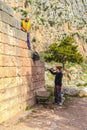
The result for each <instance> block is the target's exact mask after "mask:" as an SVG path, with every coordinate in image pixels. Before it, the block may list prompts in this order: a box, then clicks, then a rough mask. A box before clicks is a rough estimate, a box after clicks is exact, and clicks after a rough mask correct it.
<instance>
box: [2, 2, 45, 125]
mask: <svg viewBox="0 0 87 130" xmlns="http://www.w3.org/2000/svg"><path fill="white" fill-rule="evenodd" d="M20 25H21V24H20V21H18V20H17V19H15V18H14V12H13V10H12V8H10V7H8V6H7V5H6V4H5V3H3V2H2V1H0V123H1V122H3V121H5V120H7V119H9V118H11V117H12V116H14V115H16V114H17V113H19V112H21V111H24V110H25V108H26V106H30V107H31V106H33V105H34V104H35V91H36V90H37V89H39V88H42V87H44V83H45V80H44V65H43V64H42V63H41V62H40V61H36V62H33V60H32V57H31V51H29V50H28V48H27V43H26V33H25V32H23V31H22V30H21V26H20Z"/></svg>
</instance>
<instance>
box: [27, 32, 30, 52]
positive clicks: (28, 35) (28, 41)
mask: <svg viewBox="0 0 87 130" xmlns="http://www.w3.org/2000/svg"><path fill="white" fill-rule="evenodd" d="M27 46H28V49H29V50H31V46H30V33H27Z"/></svg>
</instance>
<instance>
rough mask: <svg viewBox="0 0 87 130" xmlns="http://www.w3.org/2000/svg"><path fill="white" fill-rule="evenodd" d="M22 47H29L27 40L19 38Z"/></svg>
mask: <svg viewBox="0 0 87 130" xmlns="http://www.w3.org/2000/svg"><path fill="white" fill-rule="evenodd" d="M18 46H20V47H22V48H24V49H27V41H23V40H19V45H18Z"/></svg>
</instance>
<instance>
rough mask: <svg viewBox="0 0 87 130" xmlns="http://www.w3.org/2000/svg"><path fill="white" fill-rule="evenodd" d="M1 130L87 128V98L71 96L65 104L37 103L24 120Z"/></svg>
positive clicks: (77, 129) (67, 129)
mask: <svg viewBox="0 0 87 130" xmlns="http://www.w3.org/2000/svg"><path fill="white" fill-rule="evenodd" d="M0 130H87V98H77V97H72V98H70V99H69V100H68V101H67V102H66V103H65V104H64V105H63V106H58V105H57V104H52V103H49V104H47V105H37V106H35V107H34V109H33V110H32V113H31V114H30V115H29V116H28V117H27V118H26V119H25V120H23V121H20V122H19V123H17V124H15V125H11V126H8V127H6V126H4V125H2V126H0Z"/></svg>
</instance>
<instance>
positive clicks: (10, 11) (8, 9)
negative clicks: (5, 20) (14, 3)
mask: <svg viewBox="0 0 87 130" xmlns="http://www.w3.org/2000/svg"><path fill="white" fill-rule="evenodd" d="M0 10H2V11H4V12H6V13H8V14H9V15H11V16H14V10H13V9H12V8H11V7H9V6H7V5H6V4H5V3H4V2H2V1H0Z"/></svg>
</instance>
